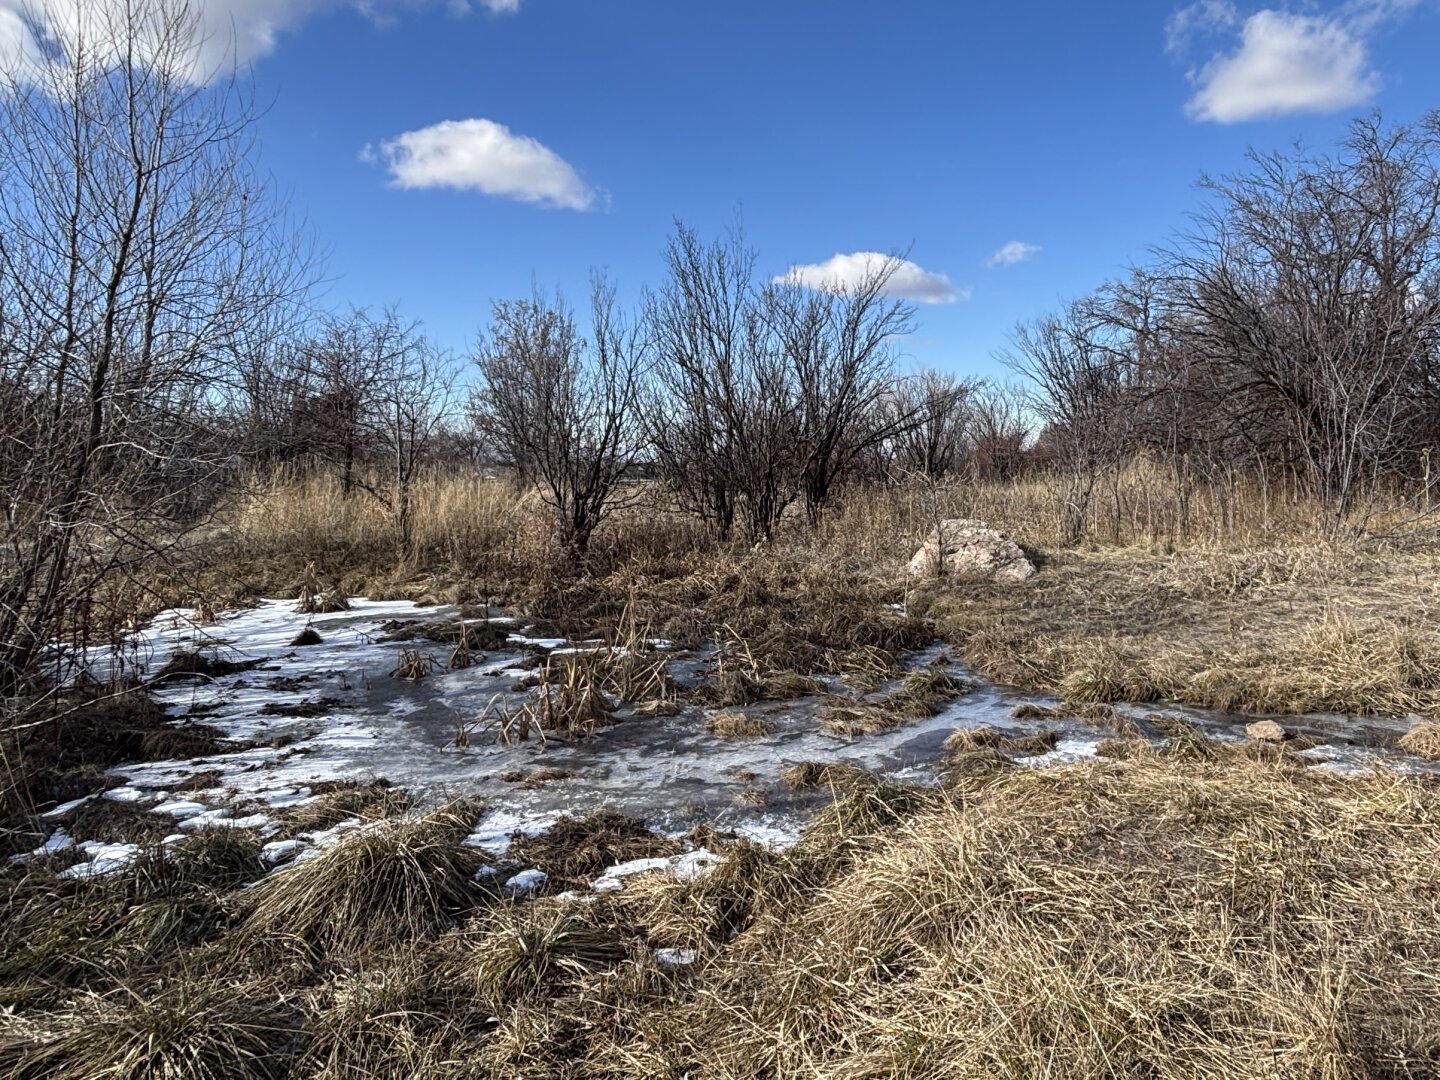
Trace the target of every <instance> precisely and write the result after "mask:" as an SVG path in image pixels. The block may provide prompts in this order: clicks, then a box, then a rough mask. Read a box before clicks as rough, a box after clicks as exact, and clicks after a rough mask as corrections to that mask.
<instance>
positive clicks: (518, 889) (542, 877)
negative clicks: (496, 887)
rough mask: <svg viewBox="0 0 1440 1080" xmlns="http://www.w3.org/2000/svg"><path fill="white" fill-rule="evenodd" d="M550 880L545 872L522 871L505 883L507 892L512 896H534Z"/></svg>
mask: <svg viewBox="0 0 1440 1080" xmlns="http://www.w3.org/2000/svg"><path fill="white" fill-rule="evenodd" d="M549 880H550V875H549V874H547V873H545V871H544V870H521V871H520V873H518V874H516V875H515V876H514V877H511V878H509V879H507V880H506V882H505V891H506V892H507V893H508V894H509V895H511V896H532V895H534V894H535V893H537V892H539V891H540V887H541V886H542V885H544V884H545V882H547V881H549Z"/></svg>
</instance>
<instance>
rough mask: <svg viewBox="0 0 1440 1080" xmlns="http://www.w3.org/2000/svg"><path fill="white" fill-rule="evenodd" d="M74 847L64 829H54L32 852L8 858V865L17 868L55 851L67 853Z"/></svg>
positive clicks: (71, 839) (70, 837)
mask: <svg viewBox="0 0 1440 1080" xmlns="http://www.w3.org/2000/svg"><path fill="white" fill-rule="evenodd" d="M74 846H75V839H74V837H72V836H71V835H70V834H69V833H67V832H66V831H65V830H64V829H56V830H55V831H54V832H53V833H51V834H50V838H49V839H48V840H46V841H45V842H44V843H43V844H41V845H40V846H39V847H37V848H36V849H35V850H34V851H26V852H22V853H21V854H19V855H11V856H10V865H11V866H18V865H20V864H21V863H27V862H29V861H30V860H31V859H40V858H44V857H45V856H46V855H54V854H55V853H56V852H57V851H68V850H69V849H70V848H73V847H74Z"/></svg>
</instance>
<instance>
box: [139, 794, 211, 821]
mask: <svg viewBox="0 0 1440 1080" xmlns="http://www.w3.org/2000/svg"><path fill="white" fill-rule="evenodd" d="M152 809H153V810H154V812H155V813H157V814H170V815H172V816H173V817H183V818H189V817H194V816H195V815H196V814H203V813H205V812H206V811H208V810H209V809H210V807H209V806H207V805H205V803H202V802H195V801H194V800H192V799H171V800H170V801H168V802H162V803H161V804H160V805H158V806H155V807H153V808H152Z"/></svg>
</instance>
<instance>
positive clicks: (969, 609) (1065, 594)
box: [915, 541, 1440, 716]
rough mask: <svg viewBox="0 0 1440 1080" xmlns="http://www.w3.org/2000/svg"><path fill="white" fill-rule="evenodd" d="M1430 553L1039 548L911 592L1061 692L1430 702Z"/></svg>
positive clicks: (973, 646) (967, 645) (1353, 704)
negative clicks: (1007, 565)
mask: <svg viewBox="0 0 1440 1080" xmlns="http://www.w3.org/2000/svg"><path fill="white" fill-rule="evenodd" d="M1437 571H1440V559H1437V557H1436V553H1435V552H1434V551H1433V549H1431V548H1429V547H1422V548H1418V549H1414V550H1410V549H1408V548H1405V547H1402V546H1398V545H1390V544H1387V543H1381V542H1375V541H1371V542H1358V541H1357V542H1352V543H1349V544H1325V545H1318V544H1315V543H1313V542H1310V543H1309V544H1308V545H1297V547H1296V548H1293V549H1278V550H1268V551H1266V550H1251V551H1246V552H1237V553H1231V552H1225V551H1204V550H1194V551H1185V552H1171V553H1166V552H1164V551H1156V550H1151V549H1135V548H1127V549H1115V548H1109V549H1104V550H1097V551H1074V552H1068V553H1065V554H1063V555H1056V556H1054V557H1052V558H1051V559H1050V560H1049V561H1048V562H1047V564H1046V566H1045V567H1044V569H1043V571H1042V573H1040V574H1038V575H1037V576H1036V577H1035V578H1033V579H1032V580H1031V581H1030V582H1027V583H1026V584H1025V585H1024V586H1023V587H1021V588H1018V589H1000V588H990V587H976V588H971V589H967V590H950V591H946V592H943V593H940V592H937V593H932V594H927V595H924V596H920V597H917V598H916V604H915V607H916V609H917V610H920V611H923V612H925V613H926V614H929V615H930V616H932V617H934V618H935V620H936V622H937V625H938V628H939V630H940V633H941V635H942V636H943V637H945V638H946V639H947V640H949V641H952V642H953V643H954V644H955V645H956V647H957V649H958V651H959V652H960V653H961V655H962V656H963V657H964V658H965V659H966V660H967V661H968V662H969V663H971V664H973V665H975V666H976V667H978V668H979V669H980V670H981V671H983V672H985V673H986V674H988V675H990V676H992V677H994V678H997V679H999V680H1001V681H1004V682H1008V683H1011V684H1013V685H1016V686H1022V687H1026V688H1029V689H1035V690H1042V691H1046V692H1049V693H1054V694H1056V695H1057V696H1060V697H1063V698H1065V699H1066V700H1067V701H1074V702H1101V703H1104V702H1115V701H1132V702H1153V701H1160V700H1169V701H1174V702H1178V703H1183V704H1189V705H1197V706H1202V707H1209V708H1216V709H1222V710H1230V711H1243V712H1280V713H1298V712H1344V713H1358V714H1366V713H1373V714H1380V715H1391V716H1400V715H1404V714H1406V713H1409V712H1419V713H1421V714H1422V715H1423V714H1428V713H1432V712H1435V711H1436V710H1437V709H1440V632H1437V631H1436V630H1435V629H1433V627H1434V626H1435V619H1434V614H1435V612H1436V611H1437V610H1440V573H1437Z"/></svg>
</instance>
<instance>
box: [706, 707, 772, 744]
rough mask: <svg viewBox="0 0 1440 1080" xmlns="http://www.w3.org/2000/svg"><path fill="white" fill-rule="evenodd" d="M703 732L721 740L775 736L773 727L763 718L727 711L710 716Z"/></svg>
mask: <svg viewBox="0 0 1440 1080" xmlns="http://www.w3.org/2000/svg"><path fill="white" fill-rule="evenodd" d="M705 730H706V731H708V732H710V734H711V735H716V736H718V737H720V738H722V739H735V738H754V737H757V736H761V735H773V734H775V725H774V724H773V723H772V722H771V721H769V720H767V719H765V718H764V717H763V716H755V715H752V714H750V713H743V712H739V711H736V710H729V711H726V712H717V713H715V714H714V715H712V716H711V717H710V719H709V720H707V721H706V722H705Z"/></svg>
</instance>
